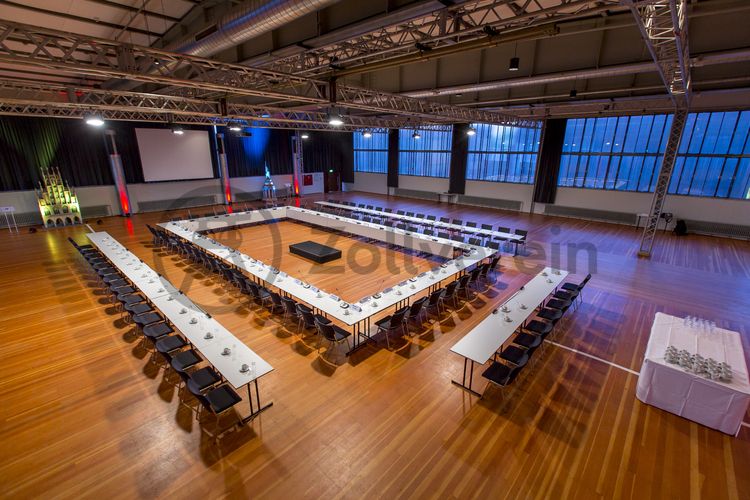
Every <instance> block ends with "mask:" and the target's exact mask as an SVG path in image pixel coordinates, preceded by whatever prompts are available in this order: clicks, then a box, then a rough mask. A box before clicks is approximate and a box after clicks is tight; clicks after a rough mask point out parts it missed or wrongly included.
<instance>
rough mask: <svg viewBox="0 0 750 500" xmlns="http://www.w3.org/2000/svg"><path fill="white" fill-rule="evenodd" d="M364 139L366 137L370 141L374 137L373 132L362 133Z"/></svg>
mask: <svg viewBox="0 0 750 500" xmlns="http://www.w3.org/2000/svg"><path fill="white" fill-rule="evenodd" d="M362 137H364V138H365V139H369V138H370V137H372V132H370V131H369V130H365V131H364V132H362Z"/></svg>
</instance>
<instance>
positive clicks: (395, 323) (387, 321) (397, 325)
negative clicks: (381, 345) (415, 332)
mask: <svg viewBox="0 0 750 500" xmlns="http://www.w3.org/2000/svg"><path fill="white" fill-rule="evenodd" d="M407 312H409V307H408V306H406V307H402V308H401V309H399V310H398V311H396V312H395V313H393V314H391V315H390V316H386V317H385V318H383V319H381V320H378V321H376V322H375V325H376V326H377V327H378V333H380V332H385V343H386V345H387V346H388V349H390V348H391V342H390V340H389V338H388V337H389V336H390V333H391V332H395V331H396V330H401V334H402V335H406V324H405V320H404V318H405V316H406V313H407Z"/></svg>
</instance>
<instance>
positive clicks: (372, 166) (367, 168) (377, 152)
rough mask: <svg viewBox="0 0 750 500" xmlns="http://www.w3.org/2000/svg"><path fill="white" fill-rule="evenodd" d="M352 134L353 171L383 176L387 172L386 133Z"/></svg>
mask: <svg viewBox="0 0 750 500" xmlns="http://www.w3.org/2000/svg"><path fill="white" fill-rule="evenodd" d="M370 133H371V137H365V136H364V135H362V132H360V131H357V132H354V171H355V172H371V173H377V174H385V173H386V172H388V131H384V132H370Z"/></svg>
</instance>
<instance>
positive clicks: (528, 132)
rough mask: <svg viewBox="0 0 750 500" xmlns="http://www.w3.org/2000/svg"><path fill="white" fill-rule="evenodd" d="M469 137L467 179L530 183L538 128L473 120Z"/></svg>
mask: <svg viewBox="0 0 750 500" xmlns="http://www.w3.org/2000/svg"><path fill="white" fill-rule="evenodd" d="M472 127H474V129H475V130H476V134H474V135H473V136H471V137H469V156H468V158H467V163H466V178H467V179H469V180H477V181H494V182H518V183H523V184H532V183H533V182H534V170H535V168H536V156H537V153H538V151H539V134H540V130H541V129H539V128H537V127H535V128H526V127H512V126H506V125H490V124H486V123H476V124H473V125H472Z"/></svg>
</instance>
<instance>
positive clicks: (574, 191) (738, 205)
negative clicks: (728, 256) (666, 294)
mask: <svg viewBox="0 0 750 500" xmlns="http://www.w3.org/2000/svg"><path fill="white" fill-rule="evenodd" d="M653 196H654V195H653V193H633V192H628V191H607V190H604V189H585V188H565V187H559V188H557V197H556V198H555V205H560V206H565V207H577V208H590V209H596V210H608V211H611V212H625V213H631V214H638V213H647V212H648V211H649V210H650V209H651V200H652V199H653ZM540 208H542V207H540ZM663 211H664V212H672V213H673V214H674V217H675V219H688V220H700V221H708V222H721V223H726V224H740V225H748V224H750V201H748V200H727V199H721V198H701V197H698V196H677V195H668V196H667V199H666V201H665V202H664V208H663Z"/></svg>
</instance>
